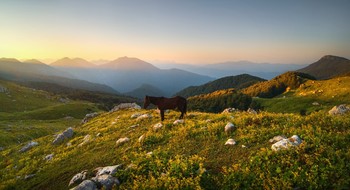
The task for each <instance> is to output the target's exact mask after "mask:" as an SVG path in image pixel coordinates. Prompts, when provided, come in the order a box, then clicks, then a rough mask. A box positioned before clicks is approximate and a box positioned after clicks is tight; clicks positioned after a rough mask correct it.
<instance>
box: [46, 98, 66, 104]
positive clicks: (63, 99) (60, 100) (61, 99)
mask: <svg viewBox="0 0 350 190" xmlns="http://www.w3.org/2000/svg"><path fill="white" fill-rule="evenodd" d="M48 99H49V98H48ZM58 101H59V102H61V103H68V102H69V99H68V98H60V99H58Z"/></svg>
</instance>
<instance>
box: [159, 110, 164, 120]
mask: <svg viewBox="0 0 350 190" xmlns="http://www.w3.org/2000/svg"><path fill="white" fill-rule="evenodd" d="M160 118H161V120H162V121H163V120H164V110H160Z"/></svg>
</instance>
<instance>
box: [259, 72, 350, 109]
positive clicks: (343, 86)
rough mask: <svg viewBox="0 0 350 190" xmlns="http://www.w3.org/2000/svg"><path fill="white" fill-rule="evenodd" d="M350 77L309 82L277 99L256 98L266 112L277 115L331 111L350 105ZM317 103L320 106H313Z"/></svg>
mask: <svg viewBox="0 0 350 190" xmlns="http://www.w3.org/2000/svg"><path fill="white" fill-rule="evenodd" d="M349 92H350V77H349V76H345V77H339V78H334V79H329V80H323V81H322V80H320V81H313V80H309V81H307V82H305V83H304V84H302V85H301V86H300V87H299V88H298V89H296V90H292V91H290V92H287V93H284V94H282V95H280V96H278V97H276V98H271V99H268V98H254V101H257V102H259V103H260V104H261V105H262V107H263V109H264V110H265V111H269V112H277V113H300V112H306V113H311V112H313V111H318V110H329V109H331V108H332V107H333V106H334V105H339V104H350V96H349ZM314 102H317V103H319V104H320V105H312V103H314Z"/></svg>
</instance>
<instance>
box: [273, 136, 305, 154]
mask: <svg viewBox="0 0 350 190" xmlns="http://www.w3.org/2000/svg"><path fill="white" fill-rule="evenodd" d="M301 142H302V140H301V139H300V137H299V136H298V135H293V136H292V137H290V138H288V139H286V138H284V139H282V140H280V141H278V142H276V143H274V144H273V145H272V146H271V149H272V150H273V151H279V150H282V149H289V148H290V147H294V146H299V145H300V144H301Z"/></svg>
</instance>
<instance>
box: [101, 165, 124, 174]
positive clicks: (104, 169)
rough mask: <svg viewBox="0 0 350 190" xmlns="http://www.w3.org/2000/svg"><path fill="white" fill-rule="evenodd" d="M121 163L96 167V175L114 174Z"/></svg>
mask: <svg viewBox="0 0 350 190" xmlns="http://www.w3.org/2000/svg"><path fill="white" fill-rule="evenodd" d="M121 167H122V164H119V165H114V166H106V167H100V168H96V169H95V170H96V171H97V172H96V176H100V175H104V174H108V175H114V174H115V173H116V172H117V171H118V170H119V169H121Z"/></svg>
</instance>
